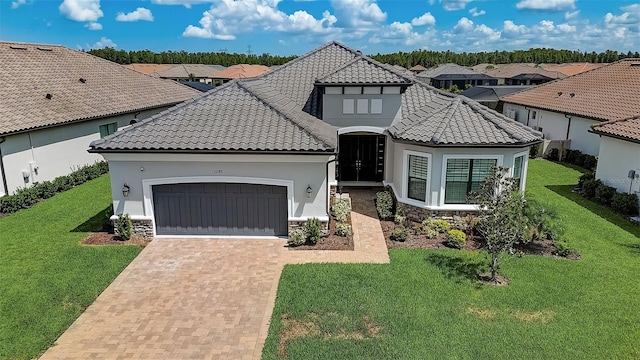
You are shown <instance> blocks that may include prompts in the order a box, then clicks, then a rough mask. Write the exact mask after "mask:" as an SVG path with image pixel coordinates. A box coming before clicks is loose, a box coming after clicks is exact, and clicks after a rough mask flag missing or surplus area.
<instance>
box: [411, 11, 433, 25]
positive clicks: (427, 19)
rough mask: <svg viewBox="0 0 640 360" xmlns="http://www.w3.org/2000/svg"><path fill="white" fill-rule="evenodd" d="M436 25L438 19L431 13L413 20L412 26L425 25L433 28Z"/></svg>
mask: <svg viewBox="0 0 640 360" xmlns="http://www.w3.org/2000/svg"><path fill="white" fill-rule="evenodd" d="M435 24H436V18H435V17H433V15H431V13H430V12H428V13H424V14H423V15H422V16H420V17H417V18H413V20H411V25H413V26H425V25H429V26H433V25H435Z"/></svg>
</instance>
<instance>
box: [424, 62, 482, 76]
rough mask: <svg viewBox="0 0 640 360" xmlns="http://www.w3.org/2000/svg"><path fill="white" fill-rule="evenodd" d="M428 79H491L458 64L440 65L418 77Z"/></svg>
mask: <svg viewBox="0 0 640 360" xmlns="http://www.w3.org/2000/svg"><path fill="white" fill-rule="evenodd" d="M416 76H417V77H419V78H428V79H490V78H491V77H490V76H488V75H485V74H482V73H480V72H477V71H474V70H471V69H469V68H467V67H464V66H460V65H458V64H442V65H440V66H438V67H435V68H431V69H428V70H425V71H423V72H421V73H419V74H418V75H416Z"/></svg>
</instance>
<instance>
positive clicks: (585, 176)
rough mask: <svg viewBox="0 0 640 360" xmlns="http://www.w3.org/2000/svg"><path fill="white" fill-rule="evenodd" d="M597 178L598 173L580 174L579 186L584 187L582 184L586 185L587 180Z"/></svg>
mask: <svg viewBox="0 0 640 360" xmlns="http://www.w3.org/2000/svg"><path fill="white" fill-rule="evenodd" d="M595 179H596V174H594V173H591V172H590V173H586V174H582V175H580V177H579V178H578V188H580V189H582V186H583V185H584V182H585V181H587V180H595Z"/></svg>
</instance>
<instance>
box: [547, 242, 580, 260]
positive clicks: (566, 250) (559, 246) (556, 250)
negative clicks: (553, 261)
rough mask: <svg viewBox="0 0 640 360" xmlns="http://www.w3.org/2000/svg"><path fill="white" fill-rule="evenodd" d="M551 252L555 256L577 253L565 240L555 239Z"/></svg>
mask: <svg viewBox="0 0 640 360" xmlns="http://www.w3.org/2000/svg"><path fill="white" fill-rule="evenodd" d="M551 253H552V254H553V255H556V256H562V257H568V256H571V255H574V254H576V253H577V251H576V250H575V249H573V248H571V247H569V244H568V243H567V242H566V241H556V242H555V243H553V248H552V249H551Z"/></svg>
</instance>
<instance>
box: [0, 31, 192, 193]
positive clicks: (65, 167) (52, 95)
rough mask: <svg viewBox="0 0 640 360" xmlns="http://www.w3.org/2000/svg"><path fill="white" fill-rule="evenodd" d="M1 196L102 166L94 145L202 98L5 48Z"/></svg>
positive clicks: (28, 47)
mask: <svg viewBox="0 0 640 360" xmlns="http://www.w3.org/2000/svg"><path fill="white" fill-rule="evenodd" d="M0 64H2V65H1V66H0V98H1V99H2V100H1V101H0V196H2V195H5V194H7V193H13V192H14V191H16V190H17V189H19V188H23V187H28V186H31V185H33V184H34V183H36V182H40V181H45V180H53V179H54V178H55V177H57V176H60V175H66V174H68V173H70V172H71V171H72V170H73V169H74V168H76V167H78V166H82V165H85V164H92V163H94V162H96V161H99V160H101V157H100V156H97V155H96V154H89V153H87V151H86V149H87V147H88V145H89V143H90V142H91V141H93V140H96V139H99V138H100V137H101V136H107V135H109V134H112V133H113V132H115V131H116V130H117V129H118V128H122V127H124V126H127V125H129V124H130V123H131V122H134V121H136V120H141V119H144V118H146V117H149V116H151V115H153V114H156V113H158V112H160V111H163V110H165V109H167V108H169V107H171V106H173V105H175V104H177V103H180V102H182V101H185V100H187V99H191V98H194V97H197V96H199V95H200V93H198V92H197V91H195V90H192V89H190V88H188V87H185V86H182V85H179V84H176V83H174V82H171V81H166V80H161V79H156V78H153V77H151V76H148V75H143V74H140V73H138V72H136V71H133V70H131V69H127V68H126V67H124V66H121V65H118V64H116V63H113V62H110V61H107V60H104V59H101V58H98V57H95V56H93V55H89V54H87V53H84V52H81V51H76V50H71V49H68V48H65V47H63V46H58V45H40V44H24V43H13V42H0Z"/></svg>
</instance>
